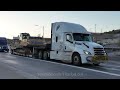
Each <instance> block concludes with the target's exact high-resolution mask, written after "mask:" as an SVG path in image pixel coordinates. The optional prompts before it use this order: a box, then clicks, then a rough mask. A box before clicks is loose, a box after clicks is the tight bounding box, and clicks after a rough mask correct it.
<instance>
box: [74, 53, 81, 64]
mask: <svg viewBox="0 0 120 90" xmlns="http://www.w3.org/2000/svg"><path fill="white" fill-rule="evenodd" d="M72 63H73V64H74V65H82V62H81V57H80V55H79V54H78V53H74V54H73V56H72Z"/></svg>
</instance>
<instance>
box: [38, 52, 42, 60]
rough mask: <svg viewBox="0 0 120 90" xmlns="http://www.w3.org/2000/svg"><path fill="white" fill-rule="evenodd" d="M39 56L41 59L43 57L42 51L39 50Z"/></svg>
mask: <svg viewBox="0 0 120 90" xmlns="http://www.w3.org/2000/svg"><path fill="white" fill-rule="evenodd" d="M38 56H39V57H38V58H39V59H43V53H42V51H39V55H38Z"/></svg>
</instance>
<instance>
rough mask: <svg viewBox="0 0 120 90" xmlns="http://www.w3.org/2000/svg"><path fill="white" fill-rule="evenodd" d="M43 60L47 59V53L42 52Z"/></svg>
mask: <svg viewBox="0 0 120 90" xmlns="http://www.w3.org/2000/svg"><path fill="white" fill-rule="evenodd" d="M43 59H44V60H47V59H48V52H47V51H44V52H43Z"/></svg>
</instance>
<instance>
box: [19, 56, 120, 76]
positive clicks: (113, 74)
mask: <svg viewBox="0 0 120 90" xmlns="http://www.w3.org/2000/svg"><path fill="white" fill-rule="evenodd" d="M20 57H22V56H20ZM24 58H29V57H24ZM29 59H32V60H37V61H38V60H39V61H42V62H48V63H54V64H59V65H64V66H68V67H73V68H79V69H84V70H89V71H93V72H99V73H104V74H108V75H112V76H118V77H120V74H115V73H110V72H105V71H100V70H95V69H90V68H84V67H78V66H72V65H68V64H62V63H57V62H52V61H45V60H40V59H34V58H29Z"/></svg>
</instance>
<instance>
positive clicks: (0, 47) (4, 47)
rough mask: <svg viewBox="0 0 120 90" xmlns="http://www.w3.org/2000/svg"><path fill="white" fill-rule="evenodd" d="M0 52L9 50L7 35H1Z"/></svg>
mask: <svg viewBox="0 0 120 90" xmlns="http://www.w3.org/2000/svg"><path fill="white" fill-rule="evenodd" d="M0 52H9V49H8V45H7V39H6V38H5V37H0Z"/></svg>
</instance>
